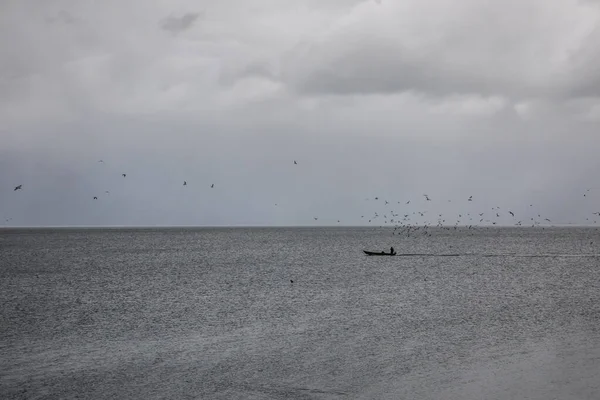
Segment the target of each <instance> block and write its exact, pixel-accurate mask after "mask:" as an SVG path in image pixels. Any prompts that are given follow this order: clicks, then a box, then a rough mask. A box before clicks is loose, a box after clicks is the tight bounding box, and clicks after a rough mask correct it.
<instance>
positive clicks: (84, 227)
mask: <svg viewBox="0 0 600 400" xmlns="http://www.w3.org/2000/svg"><path fill="white" fill-rule="evenodd" d="M424 226H425V225H411V227H413V228H415V227H419V228H422V227H424ZM469 226H471V227H472V228H529V229H531V228H561V227H573V228H594V227H597V228H600V226H599V225H594V224H588V225H586V224H569V223H567V224H548V225H536V226H535V227H533V226H531V225H472V224H469V225H442V226H439V225H427V228H430V229H439V228H454V227H458V228H468V227H469ZM73 228H75V229H148V228H199V229H214V228H220V229H222V228H229V229H240V228H373V229H393V228H398V229H403V228H404V229H405V228H408V226H398V227H396V226H373V225H343V224H336V225H13V226H0V230H1V229H73Z"/></svg>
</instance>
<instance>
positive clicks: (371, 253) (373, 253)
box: [363, 250, 396, 256]
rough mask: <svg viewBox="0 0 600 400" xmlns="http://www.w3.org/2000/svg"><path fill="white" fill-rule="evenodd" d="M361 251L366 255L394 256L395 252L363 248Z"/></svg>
mask: <svg viewBox="0 0 600 400" xmlns="http://www.w3.org/2000/svg"><path fill="white" fill-rule="evenodd" d="M363 252H364V253H365V254H366V255H368V256H395V255H396V253H385V252H381V251H379V252H377V251H367V250H363Z"/></svg>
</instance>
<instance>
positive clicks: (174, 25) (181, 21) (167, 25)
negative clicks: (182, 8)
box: [161, 13, 201, 33]
mask: <svg viewBox="0 0 600 400" xmlns="http://www.w3.org/2000/svg"><path fill="white" fill-rule="evenodd" d="M200 16H201V14H200V13H186V14H184V15H182V16H181V17H173V16H170V17H168V18H165V20H164V21H163V22H162V23H161V27H162V29H164V30H165V31H169V32H171V33H180V32H183V31H186V30H188V29H189V28H191V27H192V25H194V23H195V22H196V21H197V20H198V18H199V17H200Z"/></svg>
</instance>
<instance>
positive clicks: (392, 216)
mask: <svg viewBox="0 0 600 400" xmlns="http://www.w3.org/2000/svg"><path fill="white" fill-rule="evenodd" d="M98 163H102V164H104V161H103V160H99V161H98ZM293 163H294V165H298V162H297V161H296V160H294V162H293ZM121 176H122V178H127V174H126V173H122V174H121ZM183 186H188V183H187V181H186V180H184V181H183ZM210 188H211V189H214V188H215V184H214V183H211V185H210ZM19 190H24V189H23V184H19V185H17V186H15V187H14V191H19ZM590 190H591V188H588V189H586V190H585V192H584V193H583V197H585V198H588V194H589V193H590ZM104 193H105V194H110V191H108V190H106V191H105V192H104ZM92 200H93V201H96V200H98V196H93V197H92ZM365 200H366V201H370V200H372V201H375V202H376V203H377V209H378V210H377V211H373V212H372V214H370V215H361V216H360V219H361V222H362V223H361V225H367V224H368V225H375V226H379V227H381V228H383V227H389V228H393V229H392V235H400V234H406V235H407V236H409V237H410V236H411V235H413V234H415V233H417V232H422V234H423V235H429V236H431V232H430V231H429V229H430V228H439V229H446V230H450V229H455V230H456V229H459V228H466V229H469V230H471V229H477V228H485V227H493V226H494V225H507V221H506V218H507V217H508V216H510V217H508V218H509V222H510V225H514V226H531V227H534V228H535V227H540V226H541V227H542V228H544V226H545V225H549V224H552V220H551V219H550V218H547V217H545V216H542V215H541V214H540V213H539V212H535V211H534V210H535V209H534V205H533V204H530V205H529V207H530V209H531V210H532V212H531V213H528V215H527V216H521V217H520V218H518V216H517V214H516V213H515V212H513V211H512V210H509V209H501V208H500V207H499V206H496V207H492V208H491V209H489V210H481V209H480V210H477V211H475V210H473V208H472V207H471V208H470V211H469V212H459V213H457V214H456V215H454V214H448V213H446V214H442V213H433V212H431V210H423V209H421V210H418V209H414V211H413V210H410V211H407V210H408V209H409V208H412V206H411V201H412V204H413V205H414V204H418V202H416V201H414V199H412V200H407V201H388V200H385V199H380V198H379V197H378V196H377V197H374V198H372V199H369V198H367V199H365ZM422 201H424V202H425V203H426V204H431V203H432V202H433V201H434V200H433V199H432V198H431V197H430V196H429V195H428V194H423V195H422ZM463 201H466V202H467V203H469V204H473V203H474V202H475V201H476V200H475V199H474V196H473V195H470V196H468V197H466V196H465V198H463ZM447 202H448V203H451V202H452V200H447ZM394 204H395V205H397V206H398V207H399V208H402V212H394V210H393V209H392V205H394ZM275 206H277V204H275ZM381 206H383V207H384V209H383V210H382V209H381ZM596 217H597V218H596ZM590 218H591V219H590ZM313 219H314V220H315V221H318V220H319V217H318V216H314V217H313ZM598 219H600V212H594V213H591V215H590V216H588V217H587V218H586V221H587V222H588V224H592V223H593V224H597V220H598ZM10 221H12V218H7V219H6V220H5V222H7V223H8V222H10ZM331 222H333V221H331ZM337 223H338V224H340V223H342V222H341V220H337Z"/></svg>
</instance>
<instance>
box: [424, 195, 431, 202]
mask: <svg viewBox="0 0 600 400" xmlns="http://www.w3.org/2000/svg"><path fill="white" fill-rule="evenodd" d="M423 196H425V200H427V201H431V199H430V198H429V196H427V195H426V194H424V195H423Z"/></svg>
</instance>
